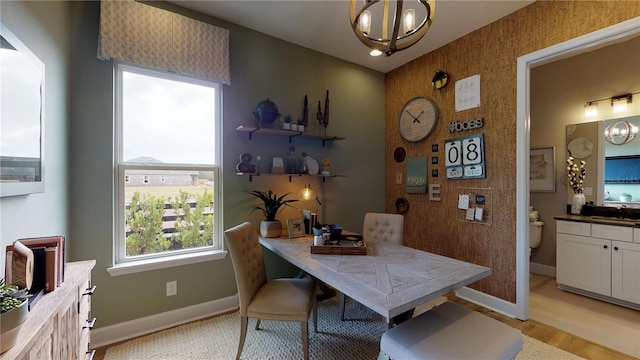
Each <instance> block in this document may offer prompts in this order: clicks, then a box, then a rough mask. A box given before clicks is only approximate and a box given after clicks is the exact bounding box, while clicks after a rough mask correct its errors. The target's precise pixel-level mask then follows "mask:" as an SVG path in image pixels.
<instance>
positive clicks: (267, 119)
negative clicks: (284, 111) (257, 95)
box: [253, 98, 280, 127]
mask: <svg viewBox="0 0 640 360" xmlns="http://www.w3.org/2000/svg"><path fill="white" fill-rule="evenodd" d="M253 115H255V117H256V123H257V124H258V126H260V127H263V126H264V127H271V126H272V125H273V123H274V122H275V121H276V120H278V118H279V117H280V113H279V112H278V106H277V105H276V104H275V103H274V102H273V101H271V100H269V98H267V100H263V101H261V102H260V103H259V104H258V106H257V107H256V111H255V112H254V113H253Z"/></svg>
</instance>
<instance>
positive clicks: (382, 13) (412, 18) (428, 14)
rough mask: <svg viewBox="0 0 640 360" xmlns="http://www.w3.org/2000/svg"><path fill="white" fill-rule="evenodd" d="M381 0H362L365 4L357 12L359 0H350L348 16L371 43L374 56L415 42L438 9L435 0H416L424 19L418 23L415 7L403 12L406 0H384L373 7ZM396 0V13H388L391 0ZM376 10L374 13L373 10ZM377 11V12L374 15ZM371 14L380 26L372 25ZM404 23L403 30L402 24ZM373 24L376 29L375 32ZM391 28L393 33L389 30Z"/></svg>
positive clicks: (392, 51) (425, 30)
mask: <svg viewBox="0 0 640 360" xmlns="http://www.w3.org/2000/svg"><path fill="white" fill-rule="evenodd" d="M380 1H381V0H363V2H364V5H363V6H362V8H360V9H359V11H357V12H356V5H357V3H358V0H351V6H350V10H349V19H350V20H351V27H352V28H353V31H354V32H355V33H356V36H357V37H358V39H359V40H360V41H361V42H362V43H363V44H365V45H366V46H367V47H369V48H370V49H372V50H371V55H372V56H378V55H381V54H383V53H384V54H386V55H387V56H390V55H391V54H393V53H395V52H396V51H401V50H404V49H407V48H409V47H411V46H413V45H414V44H415V43H417V42H418V40H420V39H422V37H423V36H424V35H425V34H426V33H427V30H429V27H430V26H431V22H432V20H433V17H434V15H435V11H436V2H435V0H417V1H416V2H417V3H418V4H419V5H422V7H424V9H422V7H419V8H418V12H419V16H420V18H421V19H422V21H421V22H420V25H418V26H417V27H416V10H415V9H406V10H404V12H403V3H404V2H403V0H395V1H392V0H382V4H381V6H377V7H374V5H376V4H378V3H380ZM392 2H395V13H394V14H393V17H389V13H390V7H391V3H392ZM370 9H371V10H374V13H372V12H371V10H370ZM374 14H375V15H374ZM372 18H375V19H376V20H377V21H380V22H379V23H377V26H378V28H376V27H375V26H372ZM401 23H402V25H403V26H402V31H401V30H400V24H401ZM372 27H373V28H374V29H376V31H375V32H372V31H371V29H372ZM389 29H391V33H389Z"/></svg>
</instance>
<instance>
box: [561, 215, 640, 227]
mask: <svg viewBox="0 0 640 360" xmlns="http://www.w3.org/2000/svg"><path fill="white" fill-rule="evenodd" d="M553 218H554V219H555V220H564V221H577V222H587V223H591V224H603V225H616V226H628V227H635V228H640V220H633V219H621V218H613V217H604V216H582V215H558V216H554V217H553Z"/></svg>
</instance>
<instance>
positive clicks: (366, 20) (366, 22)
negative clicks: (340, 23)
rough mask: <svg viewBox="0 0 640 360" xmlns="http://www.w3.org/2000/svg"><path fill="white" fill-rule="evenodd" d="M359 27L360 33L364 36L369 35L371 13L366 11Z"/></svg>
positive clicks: (362, 15) (361, 16)
mask: <svg viewBox="0 0 640 360" xmlns="http://www.w3.org/2000/svg"><path fill="white" fill-rule="evenodd" d="M358 26H359V27H360V31H362V33H363V34H365V35H369V33H370V32H371V11H369V10H365V11H363V12H362V14H360V20H359V21H358Z"/></svg>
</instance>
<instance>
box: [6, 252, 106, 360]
mask: <svg viewBox="0 0 640 360" xmlns="http://www.w3.org/2000/svg"><path fill="white" fill-rule="evenodd" d="M95 264H96V261H95V260H87V261H77V262H70V263H67V264H66V266H65V273H64V282H63V283H62V284H61V286H60V287H58V288H56V289H55V290H54V291H52V292H50V293H47V294H45V295H42V298H40V299H39V300H38V302H37V303H36V304H35V306H34V308H33V310H32V311H31V312H30V313H29V317H28V318H27V320H26V321H25V322H24V323H23V324H22V329H21V330H20V333H19V335H18V342H17V343H16V344H15V345H14V346H13V347H12V348H11V349H9V350H7V351H6V352H5V353H4V354H2V355H0V360H8V359H26V360H30V359H33V360H36V359H37V360H41V359H53V360H58V359H59V360H79V359H89V358H92V357H93V352H92V351H90V350H89V332H90V330H91V328H92V327H93V323H94V322H95V319H90V313H91V295H92V294H93V291H94V290H95V287H92V286H91V269H93V267H94V266H95Z"/></svg>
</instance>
